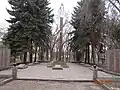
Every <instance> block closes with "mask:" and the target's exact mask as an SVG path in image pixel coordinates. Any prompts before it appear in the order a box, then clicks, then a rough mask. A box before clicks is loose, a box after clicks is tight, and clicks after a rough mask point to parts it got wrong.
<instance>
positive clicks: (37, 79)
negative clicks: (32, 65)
mask: <svg viewBox="0 0 120 90" xmlns="http://www.w3.org/2000/svg"><path fill="white" fill-rule="evenodd" d="M16 80H31V81H60V82H94V80H60V79H58V80H57V79H56V80H55V79H28V78H17V79H16Z"/></svg>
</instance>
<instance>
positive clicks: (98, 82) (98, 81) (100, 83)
mask: <svg viewBox="0 0 120 90" xmlns="http://www.w3.org/2000/svg"><path fill="white" fill-rule="evenodd" d="M95 82H96V83H97V84H99V85H100V86H101V87H102V88H104V89H105V90H112V89H111V88H110V87H108V86H107V85H105V84H103V83H102V82H101V81H100V80H96V81H95Z"/></svg>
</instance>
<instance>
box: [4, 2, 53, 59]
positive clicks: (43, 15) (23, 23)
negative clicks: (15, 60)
mask: <svg viewBox="0 0 120 90" xmlns="http://www.w3.org/2000/svg"><path fill="white" fill-rule="evenodd" d="M9 4H10V5H11V8H12V10H8V9H7V11H8V13H9V14H10V15H11V16H12V18H10V20H7V21H8V22H9V23H11V25H10V26H9V29H8V33H7V34H6V35H5V36H4V38H3V40H4V42H5V44H8V45H9V47H10V49H11V51H12V56H17V55H20V53H22V52H29V53H30V55H31V56H30V57H31V58H32V53H34V48H33V47H34V46H39V47H46V45H48V43H49V37H50V35H51V23H53V14H51V12H52V9H51V8H50V7H48V5H49V4H50V3H49V2H48V1H47V0H9ZM31 60H32V59H31Z"/></svg>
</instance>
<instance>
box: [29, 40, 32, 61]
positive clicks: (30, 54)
mask: <svg viewBox="0 0 120 90" xmlns="http://www.w3.org/2000/svg"><path fill="white" fill-rule="evenodd" d="M29 57H30V63H32V39H31V40H30V52H29Z"/></svg>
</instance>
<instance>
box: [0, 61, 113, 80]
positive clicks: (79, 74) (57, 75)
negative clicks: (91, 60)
mask: <svg viewBox="0 0 120 90" xmlns="http://www.w3.org/2000/svg"><path fill="white" fill-rule="evenodd" d="M68 66H69V68H64V69H63V70H52V68H48V67H47V63H41V64H38V65H34V66H28V68H26V69H18V78H19V79H49V80H81V81H82V80H93V71H92V70H90V67H84V66H82V65H79V64H74V63H68ZM11 74H12V70H11V69H9V70H4V71H0V75H11ZM98 76H99V77H111V78H113V77H114V76H113V75H110V74H107V73H104V72H100V71H99V72H98Z"/></svg>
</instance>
